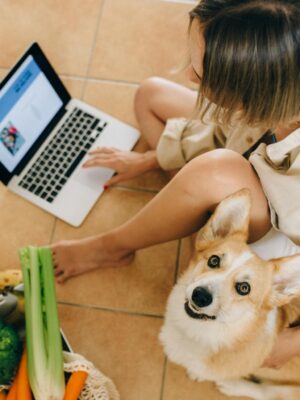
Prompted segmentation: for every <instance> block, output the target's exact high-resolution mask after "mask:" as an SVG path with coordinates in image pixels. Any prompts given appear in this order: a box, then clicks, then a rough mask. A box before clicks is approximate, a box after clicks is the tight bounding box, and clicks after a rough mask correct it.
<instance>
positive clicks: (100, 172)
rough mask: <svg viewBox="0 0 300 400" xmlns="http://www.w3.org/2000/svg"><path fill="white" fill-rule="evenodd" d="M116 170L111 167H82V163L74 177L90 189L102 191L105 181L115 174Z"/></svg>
mask: <svg viewBox="0 0 300 400" xmlns="http://www.w3.org/2000/svg"><path fill="white" fill-rule="evenodd" d="M113 173H114V171H113V170H111V169H109V168H82V167H81V165H80V166H79V167H78V168H77V170H76V171H75V173H74V177H72V178H71V179H74V180H75V181H76V182H79V183H80V184H82V185H85V186H88V187H89V188H90V189H94V190H96V191H99V190H100V191H101V190H102V189H103V185H104V184H105V182H106V181H107V180H108V179H110V178H111V177H112V176H113Z"/></svg>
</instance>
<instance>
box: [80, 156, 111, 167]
mask: <svg viewBox="0 0 300 400" xmlns="http://www.w3.org/2000/svg"><path fill="white" fill-rule="evenodd" d="M82 166H83V167H84V168H91V167H106V168H112V169H115V168H114V167H115V166H116V160H113V159H112V158H104V157H92V158H90V159H89V160H87V161H86V162H85V163H84V164H83V165H82Z"/></svg>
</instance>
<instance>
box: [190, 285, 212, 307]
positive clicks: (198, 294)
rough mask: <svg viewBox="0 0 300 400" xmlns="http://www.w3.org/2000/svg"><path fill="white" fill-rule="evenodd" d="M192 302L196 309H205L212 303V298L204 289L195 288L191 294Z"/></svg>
mask: <svg viewBox="0 0 300 400" xmlns="http://www.w3.org/2000/svg"><path fill="white" fill-rule="evenodd" d="M192 301H193V303H194V304H195V305H196V306H198V307H201V308H202V307H207V306H209V305H210V304H211V303H212V301H213V297H212V295H211V293H209V291H208V290H207V289H205V288H204V287H200V286H199V287H196V288H195V289H194V290H193V293H192Z"/></svg>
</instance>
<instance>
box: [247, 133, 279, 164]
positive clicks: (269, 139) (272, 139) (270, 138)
mask: <svg viewBox="0 0 300 400" xmlns="http://www.w3.org/2000/svg"><path fill="white" fill-rule="evenodd" d="M276 142H277V139H276V135H275V133H273V132H272V131H271V130H268V131H267V132H266V133H265V134H264V135H263V136H262V137H261V138H260V139H259V140H258V141H257V142H256V143H254V145H253V146H251V147H250V149H249V150H247V151H245V153H244V154H243V157H245V158H246V159H247V160H248V158H249V157H250V154H251V153H253V151H254V150H256V149H257V147H258V146H259V145H260V144H261V143H265V144H267V145H268V144H272V143H276Z"/></svg>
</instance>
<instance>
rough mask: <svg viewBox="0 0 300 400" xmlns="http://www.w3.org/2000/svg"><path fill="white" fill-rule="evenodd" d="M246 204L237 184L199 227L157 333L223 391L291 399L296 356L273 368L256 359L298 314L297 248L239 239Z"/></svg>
mask: <svg viewBox="0 0 300 400" xmlns="http://www.w3.org/2000/svg"><path fill="white" fill-rule="evenodd" d="M250 207H251V201H250V194H249V191H248V190H246V189H243V190H241V191H239V192H237V193H236V194H234V195H232V196H229V197H228V198H226V199H225V200H223V201H222V202H221V203H220V204H219V205H218V207H217V208H216V210H215V212H214V214H213V215H212V216H211V218H210V219H209V221H208V222H207V224H206V225H205V226H204V227H203V228H202V229H201V230H200V232H199V234H198V236H197V239H196V245H195V248H196V251H195V254H194V256H193V258H192V260H191V262H190V265H189V268H188V269H187V271H186V272H185V273H184V274H183V275H182V276H181V278H180V279H179V281H178V283H177V284H176V285H175V287H174V288H173V290H172V292H171V294H170V296H169V300H168V304H167V311H166V317H165V322H164V326H163V328H162V331H161V333H160V340H161V342H162V344H163V347H164V349H165V352H166V354H167V356H168V358H169V359H170V360H171V361H173V362H175V363H177V364H179V365H181V366H183V367H185V368H186V370H187V372H188V374H189V376H190V377H191V378H192V379H196V380H199V381H202V380H209V381H214V382H216V383H217V385H218V387H219V389H220V390H221V391H222V392H223V393H225V394H227V395H230V396H248V397H250V398H253V399H255V400H283V399H284V400H296V399H297V400H299V399H300V357H299V358H298V357H295V358H293V359H292V360H291V361H289V362H288V363H286V364H285V365H284V366H283V367H282V368H281V369H279V370H277V369H271V368H261V365H262V364H263V362H264V360H265V359H266V358H267V357H268V355H269V354H270V352H271V350H272V347H273V345H274V343H275V340H276V337H277V336H278V334H279V333H280V332H281V331H282V330H283V329H284V328H285V327H288V326H289V324H291V323H293V322H295V321H297V320H298V318H299V314H300V297H299V296H300V255H294V256H290V257H284V258H277V259H273V260H269V261H265V260H262V259H261V258H260V257H258V256H257V255H256V253H255V252H254V251H253V250H252V249H251V247H250V246H249V245H248V244H247V237H248V228H249V218H250ZM213 256H217V258H212V257H213ZM218 260H219V261H218ZM213 261H214V265H213V268H212V267H211V264H212V262H213ZM216 261H217V263H216ZM218 262H219V264H218ZM215 264H217V266H216V265H215ZM209 265H210V266H209ZM248 291H249V292H248ZM241 293H242V294H241ZM196 303H197V304H196Z"/></svg>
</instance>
